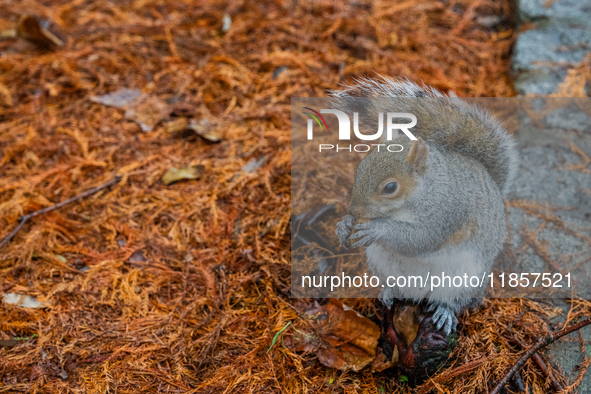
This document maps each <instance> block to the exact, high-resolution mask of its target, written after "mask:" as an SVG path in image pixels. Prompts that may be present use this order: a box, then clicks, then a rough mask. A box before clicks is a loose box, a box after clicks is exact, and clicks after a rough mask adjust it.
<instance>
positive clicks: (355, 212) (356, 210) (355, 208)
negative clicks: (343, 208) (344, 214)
mask: <svg viewBox="0 0 591 394" xmlns="http://www.w3.org/2000/svg"><path fill="white" fill-rule="evenodd" d="M349 215H351V216H353V217H355V218H359V217H361V216H363V210H362V209H361V208H360V207H359V205H358V204H353V203H351V204H349Z"/></svg>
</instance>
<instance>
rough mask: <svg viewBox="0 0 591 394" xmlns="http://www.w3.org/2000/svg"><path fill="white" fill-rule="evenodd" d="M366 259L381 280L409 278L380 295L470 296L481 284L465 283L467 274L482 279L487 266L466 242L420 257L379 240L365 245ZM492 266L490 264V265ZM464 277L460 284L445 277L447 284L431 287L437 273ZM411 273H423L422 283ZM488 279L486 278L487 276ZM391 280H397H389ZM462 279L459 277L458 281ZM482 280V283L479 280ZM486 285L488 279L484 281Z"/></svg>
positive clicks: (382, 281)
mask: <svg viewBox="0 0 591 394" xmlns="http://www.w3.org/2000/svg"><path fill="white" fill-rule="evenodd" d="M365 253H366V256H367V263H368V265H369V268H370V269H371V270H372V272H373V274H374V275H377V276H379V277H380V283H383V284H384V283H386V280H387V279H388V277H389V276H392V277H396V278H397V277H399V276H404V277H405V278H406V282H407V284H406V286H405V287H401V286H400V287H398V286H393V287H389V286H388V285H387V284H386V285H385V286H386V287H384V288H383V289H382V294H381V295H380V297H381V298H411V299H423V298H470V297H473V296H474V293H480V291H481V290H482V289H481V288H480V286H478V288H474V287H471V286H470V284H469V283H468V286H465V282H466V281H465V279H464V277H465V276H466V275H467V278H468V282H469V278H471V277H472V276H477V277H478V278H479V280H480V281H482V277H483V274H484V275H487V274H488V273H487V272H485V271H486V270H487V267H486V265H487V264H486V263H485V262H484V261H483V259H482V258H481V257H480V256H479V254H478V253H477V251H476V250H470V248H467V247H466V246H465V245H460V246H459V247H458V246H455V245H454V246H451V247H447V248H442V249H441V250H438V251H437V252H434V253H432V254H429V255H426V256H421V257H408V256H403V255H399V254H397V253H395V252H392V251H391V250H389V249H386V248H384V247H382V246H380V245H378V244H375V243H374V244H372V245H370V246H369V247H368V248H367V249H366V252H365ZM489 268H490V267H489ZM443 275H445V277H450V278H451V280H453V278H454V277H456V276H459V277H461V278H462V283H461V286H458V287H455V286H454V284H453V282H452V283H451V285H450V282H449V281H448V280H447V279H446V281H445V286H441V285H440V286H439V287H434V288H433V291H432V290H431V285H432V281H433V280H434V281H435V282H434V283H437V279H432V278H433V277H434V276H437V277H439V278H442V276H443ZM410 276H420V277H422V281H423V287H419V285H417V286H414V285H413V281H411V280H409V279H408V278H409V277H410ZM485 279H486V278H485ZM390 283H394V282H393V280H390ZM398 283H402V280H401V281H399V282H398ZM457 283H459V281H458V280H457V279H456V284H457ZM479 284H480V283H479ZM483 286H486V283H485V284H484V285H483Z"/></svg>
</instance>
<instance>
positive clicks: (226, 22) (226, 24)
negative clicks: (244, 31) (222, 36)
mask: <svg viewBox="0 0 591 394" xmlns="http://www.w3.org/2000/svg"><path fill="white" fill-rule="evenodd" d="M230 27H232V18H231V17H230V15H228V14H224V18H223V24H222V32H223V33H227V32H228V31H229V30H230Z"/></svg>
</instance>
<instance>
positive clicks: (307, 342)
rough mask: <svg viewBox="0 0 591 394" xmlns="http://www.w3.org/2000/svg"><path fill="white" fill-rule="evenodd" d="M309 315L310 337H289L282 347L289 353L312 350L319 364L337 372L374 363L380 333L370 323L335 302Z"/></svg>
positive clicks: (304, 334)
mask: <svg viewBox="0 0 591 394" xmlns="http://www.w3.org/2000/svg"><path fill="white" fill-rule="evenodd" d="M311 313H312V314H314V315H315V319H314V323H313V327H314V333H304V332H301V331H296V332H295V334H292V335H291V336H290V337H289V338H288V339H286V344H287V345H288V346H290V347H291V348H292V349H293V350H295V351H313V350H315V351H316V355H317V356H318V360H319V361H320V362H321V363H322V364H324V365H326V366H327V367H331V368H336V369H339V370H341V371H346V370H353V371H359V370H360V369H362V368H364V367H365V366H367V365H368V364H369V363H371V362H372V361H373V360H374V359H375V357H376V349H377V346H378V338H379V337H380V329H379V327H378V326H377V325H376V324H375V323H374V322H372V321H371V320H369V319H368V318H366V317H364V316H362V315H360V314H359V313H357V312H356V311H355V310H353V309H351V308H349V307H348V306H346V305H344V304H343V303H342V302H341V301H339V300H337V299H330V300H329V301H328V303H327V304H326V305H323V306H320V305H317V307H316V308H315V309H314V310H313V311H311Z"/></svg>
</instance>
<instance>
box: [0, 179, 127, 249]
mask: <svg viewBox="0 0 591 394" xmlns="http://www.w3.org/2000/svg"><path fill="white" fill-rule="evenodd" d="M120 180H121V176H119V175H117V176H116V177H115V178H113V179H111V180H110V181H109V182H106V183H103V184H102V185H100V186H96V187H93V188H92V189H90V190H87V191H85V192H84V193H82V194H79V195H77V196H74V197H72V198H68V199H67V200H65V201H62V202H59V203H57V204H55V205H52V206H50V207H47V208H43V209H40V210H38V211H35V212H31V213H29V214H27V215H25V216H23V217H21V218H20V219H19V222H20V223H19V224H18V226H16V228H15V229H14V230H13V231H12V232H11V233H10V234H8V235H7V236H6V237H5V238H4V239H3V240H2V242H0V248H2V247H3V246H4V245H6V244H7V243H8V242H9V241H10V240H11V239H12V238H13V237H14V236H15V235H16V233H18V232H19V230H20V229H21V228H22V227H23V226H24V225H25V223H27V221H28V220H29V219H31V218H34V217H35V216H39V215H41V214H43V213H47V212H50V211H53V210H56V209H58V208H61V207H63V206H64V205H68V204H69V203H71V202H74V201H76V200H80V199H82V198H85V197H88V196H91V195H93V194H95V193H97V192H99V191H101V190H103V189H106V188H107V187H109V186H112V185H114V184H116V183H118V182H119V181H120Z"/></svg>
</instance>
